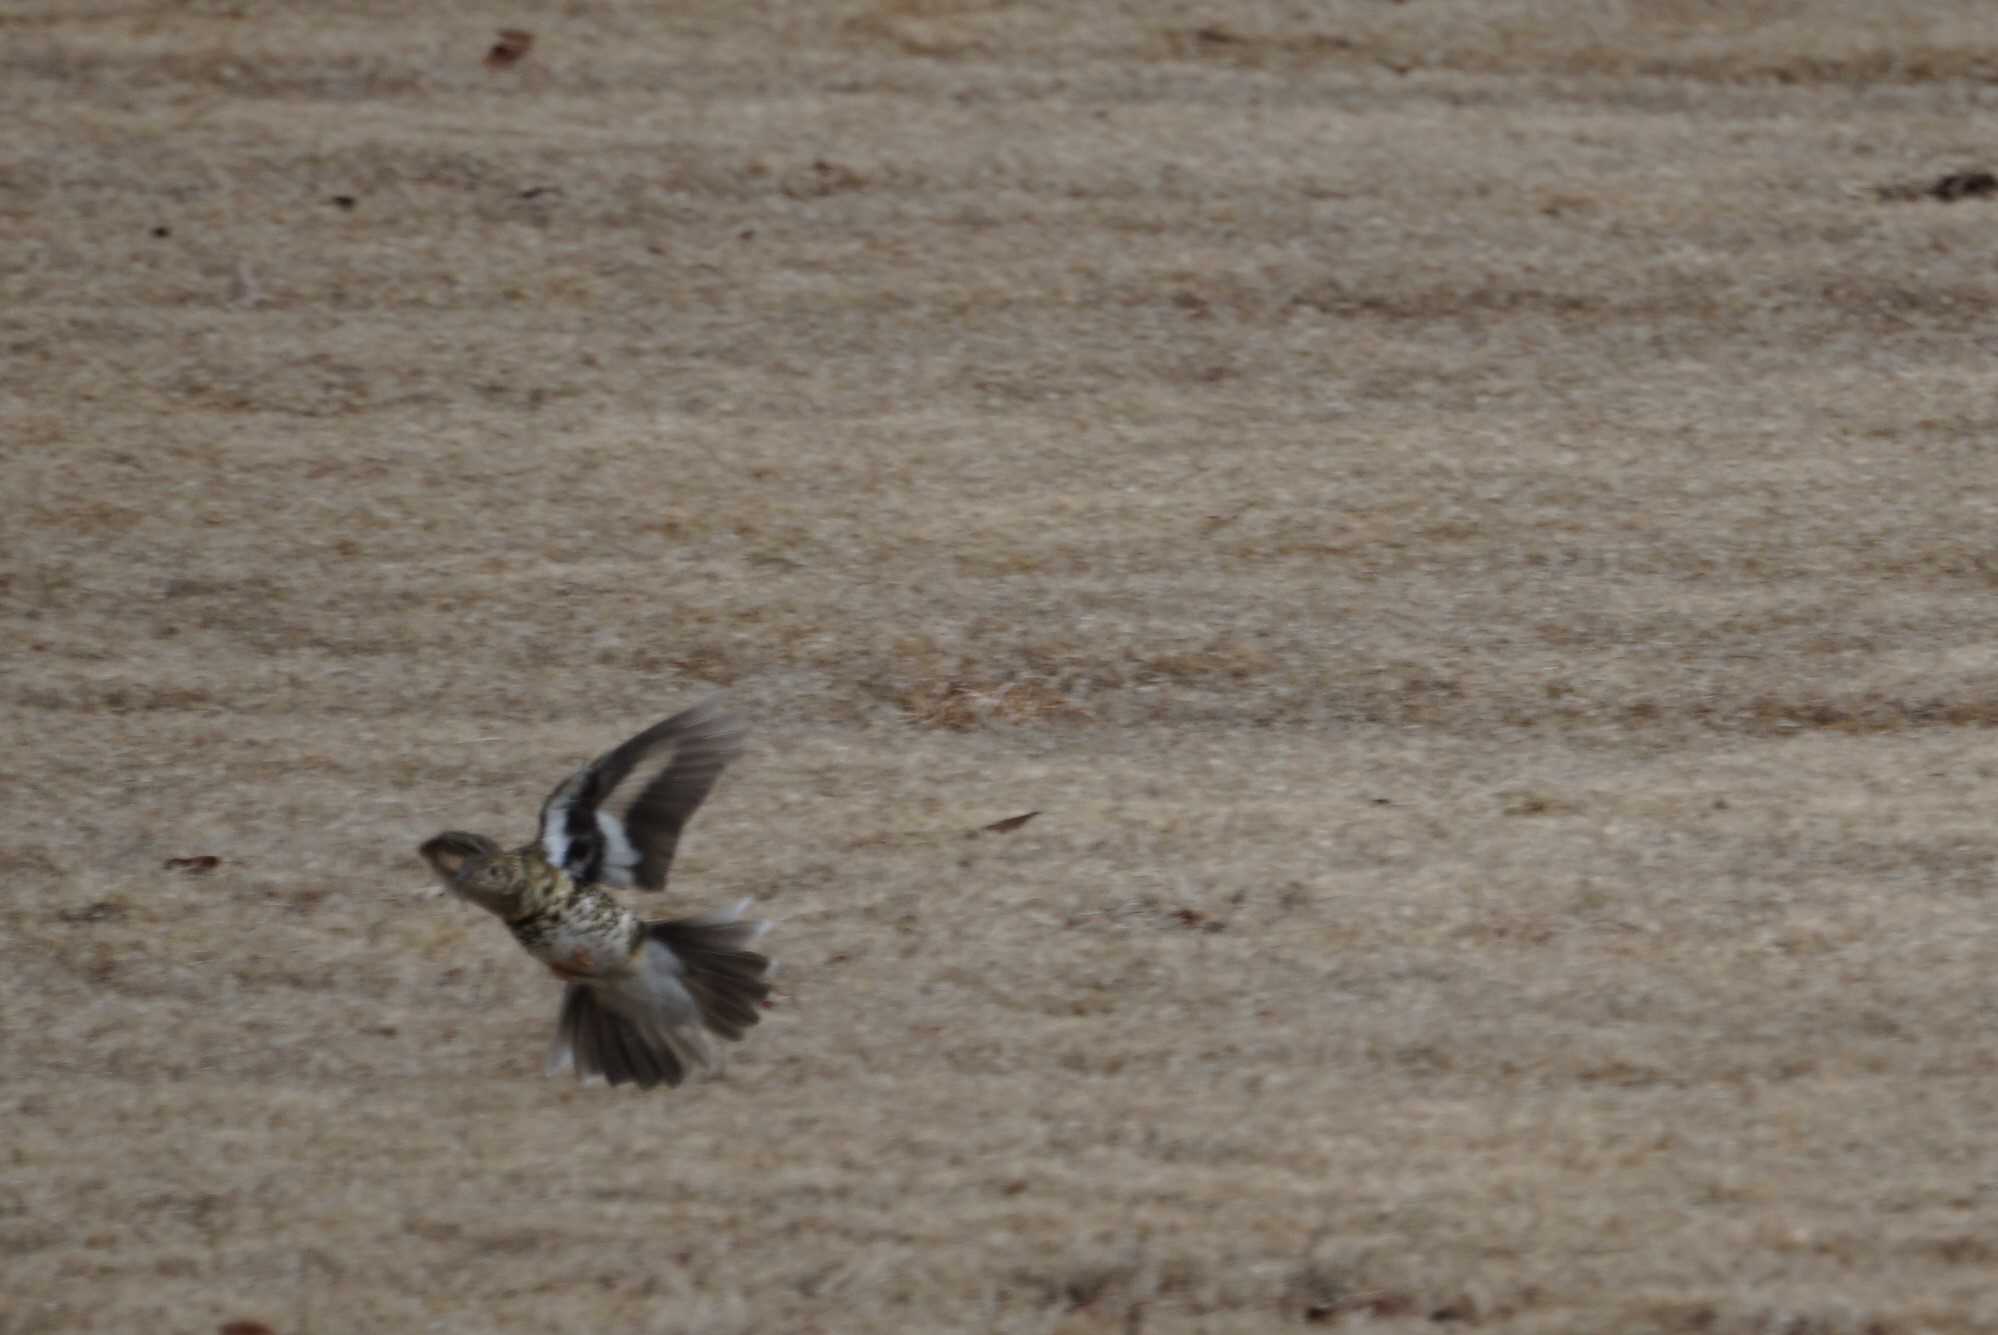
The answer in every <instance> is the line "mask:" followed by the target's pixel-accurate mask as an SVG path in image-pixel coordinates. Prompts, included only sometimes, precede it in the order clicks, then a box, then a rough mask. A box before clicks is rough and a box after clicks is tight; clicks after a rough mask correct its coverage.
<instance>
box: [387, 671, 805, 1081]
mask: <svg viewBox="0 0 1998 1335" xmlns="http://www.w3.org/2000/svg"><path fill="white" fill-rule="evenodd" d="M742 735H743V734H742V728H741V726H740V725H739V724H738V723H737V722H736V721H735V720H734V719H733V718H731V717H730V716H729V714H728V713H727V711H725V710H724V709H723V708H722V707H721V704H720V703H719V701H718V700H715V699H709V700H707V701H704V702H703V703H701V704H698V705H695V706H694V707H693V708H692V709H688V710H685V711H683V712H681V713H678V714H675V715H674V716H673V717H672V718H669V719H667V720H665V721H664V722H663V723H656V724H654V725H653V726H652V727H650V728H647V729H646V730H645V731H644V732H641V733H639V734H638V735H637V736H636V737H633V738H632V739H631V740H630V741H627V742H625V743H624V744H623V745H621V746H618V747H617V748H615V749H613V750H611V751H607V752H605V753H604V754H603V755H601V756H598V757H597V758H596V759H595V760H592V761H591V762H590V763H589V764H587V765H585V766H583V767H582V768H581V769H579V770H577V771H576V772H575V773H574V774H572V775H570V776H569V777H568V778H566V779H564V780H563V781H562V782H561V784H560V785H558V786H557V787H556V789H555V791H554V792H552V793H550V794H549V795H548V799H547V801H545V802H543V803H542V804H541V830H540V834H539V836H538V837H537V838H535V839H534V840H533V841H532V842H530V843H527V844H524V845H522V846H521V847H519V848H516V849H510V850H509V849H502V848H501V847H500V845H499V844H498V842H496V841H495V840H492V839H489V838H487V837H486V836H485V835H482V834H466V833H464V832H462V831H459V830H450V831H447V832H445V833H443V834H440V835H437V836H436V837H435V838H433V839H430V840H428V841H426V842H425V843H424V845H423V847H422V849H421V850H420V851H421V852H422V854H423V858H424V860H425V861H426V862H428V863H429V864H430V867H431V869H432V870H433V871H435V872H436V873H437V877H438V879H439V880H441V881H443V883H444V888H445V889H447V890H449V891H450V892H451V893H452V894H454V895H457V896H458V897H459V898H461V899H465V900H469V901H470V902H472V903H474V904H476V905H478V906H479V907H480V908H482V909H485V910H487V911H488V912H490V913H493V914H495V915H497V916H498V917H499V918H500V919H501V920H502V921H503V922H505V923H506V925H507V927H508V929H509V930H510V931H512V933H513V936H514V939H515V940H516V941H518V942H520V944H521V945H522V946H523V947H525V948H526V950H527V953H528V954H530V955H532V956H534V958H536V959H538V960H540V961H541V962H542V963H543V964H545V965H547V966H548V967H549V969H551V970H552V971H553V972H554V974H555V976H556V977H558V978H560V979H562V980H563V983H564V984H565V986H564V988H563V991H562V1011H561V1014H560V1016H559V1018H558V1019H557V1020H556V1022H555V1045H554V1048H553V1049H552V1050H551V1052H550V1053H549V1057H548V1073H549V1074H550V1075H556V1074H559V1073H560V1072H562V1071H564V1070H569V1069H573V1070H574V1071H575V1072H576V1074H577V1077H578V1078H579V1079H582V1080H584V1081H590V1080H592V1079H598V1078H600V1079H602V1080H605V1081H608V1082H609V1083H610V1084H613V1085H623V1084H634V1085H638V1086H639V1087H641V1088H644V1089H650V1088H652V1087H653V1086H654V1085H669V1086H670V1085H677V1084H679V1083H680V1082H681V1081H682V1080H684V1079H686V1077H687V1073H688V1071H689V1070H690V1069H692V1068H694V1067H700V1068H703V1069H709V1070H711V1069H713V1068H714V1067H715V1066H716V1064H717V1063H716V1061H715V1057H714V1049H713V1044H712V1042H711V1041H710V1035H712V1036H715V1037H719V1038H725V1039H729V1040H731V1041H734V1040H738V1039H740V1038H741V1037H742V1036H743V1034H744V1032H746V1031H747V1030H748V1029H749V1027H750V1026H751V1025H753V1024H755V1023H756V1021H757V1019H758V1018H759V1017H758V1011H757V1007H758V1004H759V1003H760V1002H761V1001H762V1000H763V999H764V998H765V997H767V996H768V995H769V994H770V983H769V981H768V979H769V976H770V968H771V966H770V960H769V959H768V958H767V957H766V956H764V955H761V954H759V953H757V952H756V951H754V950H752V949H750V946H751V945H752V944H753V943H754V942H755V941H756V939H757V938H758V937H759V936H761V935H762V934H763V933H764V931H765V930H766V929H767V928H768V927H769V924H768V923H766V922H763V921H761V920H759V919H754V918H749V917H746V916H745V914H746V911H747V910H748V907H749V901H748V900H744V901H743V902H742V903H741V904H739V905H737V906H736V907H735V908H734V909H733V910H732V911H730V912H727V913H711V914H706V915H702V916H699V917H692V918H668V919H661V920H658V921H653V922H647V921H645V920H643V919H641V918H640V917H639V916H638V915H637V914H635V913H633V912H632V911H631V910H629V909H627V908H625V907H624V906H623V905H621V904H619V903H618V902H617V900H616V899H615V898H614V897H613V896H612V895H611V894H610V892H609V890H608V889H607V887H613V886H615V887H620V888H624V889H637V890H663V889H664V888H665V886H666V874H667V872H668V870H670V868H671V867H672V865H673V851H674V849H675V848H677V847H678V846H679V843H680V835H681V832H682V831H684V830H685V829H686V826H687V821H688V819H689V818H690V817H692V816H693V814H694V812H695V811H696V810H697V809H698V808H699V807H700V805H701V803H702V801H704V800H705V799H706V798H707V795H708V793H709V791H710V790H712V789H713V788H714V786H715V780H716V779H718V778H719V777H721V772H722V770H723V769H724V768H725V767H726V766H727V765H728V763H729V762H730V761H731V760H734V759H735V758H736V756H738V755H739V754H741V751H742Z"/></svg>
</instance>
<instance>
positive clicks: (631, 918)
mask: <svg viewBox="0 0 1998 1335" xmlns="http://www.w3.org/2000/svg"><path fill="white" fill-rule="evenodd" d="M512 926H513V935H514V939H515V940H517V941H519V942H520V944H521V945H522V947H524V948H525V949H526V951H527V953H528V954H530V955H532V956H534V958H536V959H538V960H540V961H541V962H542V963H543V964H546V965H547V966H548V967H549V968H551V969H553V970H555V972H557V973H558V974H561V975H562V976H564V977H574V978H588V977H595V976H599V975H602V974H606V973H614V972H616V971H617V970H618V969H619V968H621V967H622V966H623V965H624V964H625V963H626V962H627V961H628V960H629V959H630V958H631V950H632V945H633V943H634V942H636V941H637V939H638V937H639V934H640V930H641V929H640V927H639V924H638V919H637V917H636V916H635V915H633V914H632V913H630V912H629V911H627V910H625V909H623V908H621V907H619V906H618V904H617V903H616V902H615V901H614V900H612V899H611V898H610V897H609V896H608V895H605V894H603V893H602V892H600V891H599V892H596V893H584V894H579V895H577V896H576V897H575V898H573V899H570V900H568V901H567V902H566V903H563V904H560V905H557V906H554V907H552V908H551V909H550V910H549V911H547V912H544V913H538V914H535V915H534V916H533V917H530V918H526V919H524V920H522V921H520V922H517V923H514V924H513V925H512Z"/></svg>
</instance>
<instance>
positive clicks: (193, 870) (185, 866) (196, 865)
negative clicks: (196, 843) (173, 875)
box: [166, 853, 222, 876]
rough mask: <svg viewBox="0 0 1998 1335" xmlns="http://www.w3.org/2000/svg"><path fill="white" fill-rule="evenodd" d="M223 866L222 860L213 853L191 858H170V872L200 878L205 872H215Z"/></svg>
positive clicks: (168, 864)
mask: <svg viewBox="0 0 1998 1335" xmlns="http://www.w3.org/2000/svg"><path fill="white" fill-rule="evenodd" d="M221 865H222V859H221V858H218V857H216V856H215V855H214V854H213V853H200V854H197V855H196V856H194V857H191V858H168V859H167V860H166V869H167V870H168V871H179V872H186V873H187V874H188V875H189V876H199V875H201V874H202V873H203V872H210V871H214V870H215V869H216V868H217V867H219V866H221Z"/></svg>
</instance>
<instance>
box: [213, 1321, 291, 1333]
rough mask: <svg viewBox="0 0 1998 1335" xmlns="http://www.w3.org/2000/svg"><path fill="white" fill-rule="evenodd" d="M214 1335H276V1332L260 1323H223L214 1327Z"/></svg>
mask: <svg viewBox="0 0 1998 1335" xmlns="http://www.w3.org/2000/svg"><path fill="white" fill-rule="evenodd" d="M215 1335H277V1332H276V1331H274V1330H272V1329H271V1328H270V1327H269V1326H266V1325H265V1324H264V1323H263V1322H261V1321H224V1322H223V1323H222V1324H221V1325H220V1326H218V1327H216V1329H215Z"/></svg>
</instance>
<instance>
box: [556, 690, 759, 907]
mask: <svg viewBox="0 0 1998 1335" xmlns="http://www.w3.org/2000/svg"><path fill="white" fill-rule="evenodd" d="M742 738H743V729H742V725H741V724H739V723H738V722H736V720H735V719H734V718H733V717H731V716H730V715H729V713H728V711H727V710H725V709H723V708H722V705H721V701H720V699H719V698H718V697H717V698H712V699H708V700H704V701H702V702H701V703H700V704H698V705H695V706H694V707H693V708H692V709H688V710H683V711H682V712H680V713H678V714H675V715H674V716H673V717H672V718H669V719H667V720H666V721H665V722H663V723H655V724H654V725H652V726H651V727H650V728H647V729H646V730H645V731H644V732H641V733H639V734H638V736H636V737H634V738H632V739H631V740H630V741H628V742H626V743H624V744H623V745H622V746H619V747H618V748H617V749H616V750H613V751H609V752H607V753H605V754H604V755H601V756H599V757H597V759H595V760H593V761H591V762H590V763H589V764H587V765H585V766H583V768H581V769H579V770H577V771H576V772H575V773H574V774H572V775H570V776H569V777H568V778H567V779H564V780H563V781H562V783H561V786H559V787H558V788H556V789H555V791H554V792H552V793H550V794H549V795H548V800H547V801H546V802H544V803H542V805H541V848H542V851H543V852H544V853H545V854H546V855H547V857H548V860H549V861H550V862H553V863H555V864H556V865H557V866H559V867H561V868H562V869H563V870H564V871H566V872H568V873H569V875H570V876H572V877H574V878H575V879H576V880H577V881H579V882H582V883H583V884H585V885H593V884H601V885H615V886H625V887H631V888H636V889H640V890H660V889H664V888H665V885H666V873H667V872H668V871H669V870H670V869H671V867H672V865H673V851H674V850H675V849H676V848H677V847H679V843H680V832H681V831H682V830H684V829H685V828H686V826H687V821H688V820H689V819H690V818H691V817H692V816H693V814H694V812H695V811H696V810H698V809H699V808H700V805H701V803H702V802H703V801H705V800H706V798H707V795H708V793H709V792H710V791H712V790H713V788H714V786H715V780H716V779H718V778H720V777H721V772H722V770H724V769H725V768H727V767H728V763H729V762H730V761H731V760H734V759H735V758H736V757H737V756H738V755H740V754H741V753H742ZM662 762H663V764H662ZM655 767H657V768H655ZM640 771H644V772H645V773H646V774H648V775H649V776H650V777H649V778H647V779H646V780H645V781H644V782H642V783H641V784H639V785H637V786H636V787H635V788H633V787H632V785H628V784H626V780H627V779H630V778H631V777H632V776H633V775H634V774H635V773H638V772H640ZM620 788H623V789H625V790H626V791H628V792H631V793H633V794H634V795H633V796H631V797H630V800H629V801H628V802H626V803H624V804H623V807H622V810H618V809H617V808H616V806H615V805H614V804H612V803H610V801H609V799H610V798H611V797H612V796H613V795H614V794H617V793H618V792H619V790H620Z"/></svg>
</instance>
